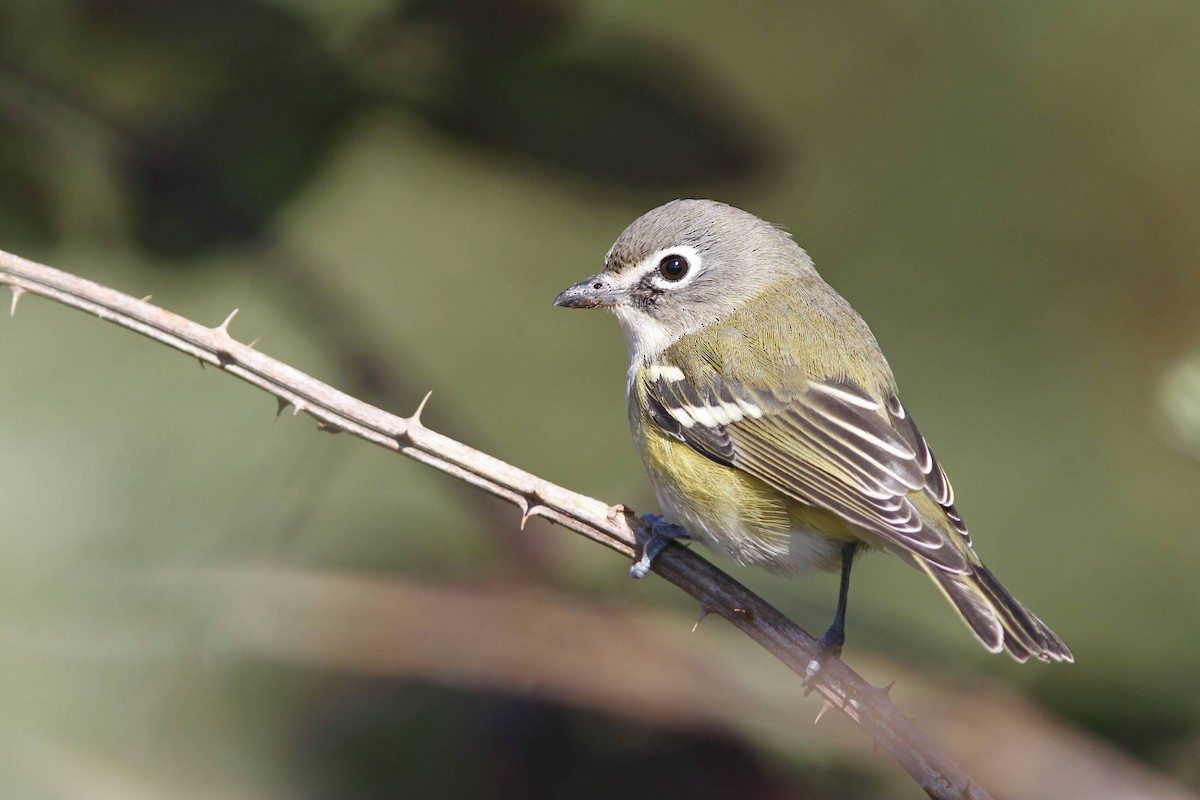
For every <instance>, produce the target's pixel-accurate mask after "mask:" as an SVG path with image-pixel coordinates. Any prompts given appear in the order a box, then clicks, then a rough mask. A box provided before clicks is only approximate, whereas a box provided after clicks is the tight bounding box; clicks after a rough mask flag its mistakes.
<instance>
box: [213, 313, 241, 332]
mask: <svg viewBox="0 0 1200 800" xmlns="http://www.w3.org/2000/svg"><path fill="white" fill-rule="evenodd" d="M239 311H241V309H240V308H235V309H234V310H233V311H230V312H229V316H228V317H226V318H225V321H224V322H222V323H221V324H220V325H218V326H217V327H215V328H213V330H214V331H216V332H217V333H219V334H222V335H224V336H225V337H226V338H228V339H232V338H233V337H232V336H230V335H229V323H231V322H233V318H234V317H236V316H237V315H238V312H239Z"/></svg>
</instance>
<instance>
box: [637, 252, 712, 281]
mask: <svg viewBox="0 0 1200 800" xmlns="http://www.w3.org/2000/svg"><path fill="white" fill-rule="evenodd" d="M700 266H701V259H700V253H698V252H697V251H696V248H694V247H690V246H689V245H686V244H678V245H675V246H674V247H664V248H663V249H662V250H658V251H657V252H655V253H653V254H652V255H651V256H650V257H649V258H647V259H646V260H645V261H643V262H642V269H641V270H639V272H641V273H642V274H643V275H647V276H649V279H650V282H651V283H653V284H654V285H655V286H657V287H658V288H660V289H678V288H679V287H680V286H683V285H684V284H686V283H689V282H690V281H692V280H693V279H694V278H695V277H696V275H697V273H698V272H699V271H700ZM673 273H677V274H673Z"/></svg>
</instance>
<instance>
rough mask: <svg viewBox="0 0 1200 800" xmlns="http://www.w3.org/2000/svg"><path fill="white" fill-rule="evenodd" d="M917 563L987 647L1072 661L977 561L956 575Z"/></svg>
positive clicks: (1020, 656)
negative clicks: (970, 570) (971, 568)
mask: <svg viewBox="0 0 1200 800" xmlns="http://www.w3.org/2000/svg"><path fill="white" fill-rule="evenodd" d="M918 565H919V566H920V567H921V569H923V570H925V572H927V573H928V574H929V577H931V578H933V580H934V582H935V583H936V584H937V585H938V587H939V588H940V589H941V590H942V592H943V593H944V594H945V595H946V597H948V598H949V599H950V602H951V603H953V604H954V607H955V609H957V610H958V613H959V614H960V615H961V616H962V618H963V620H964V621H965V622H966V623H967V625H968V626H970V628H971V630H972V631H974V632H975V635H976V636H977V637H979V641H980V642H982V643H983V646H984V647H986V648H987V649H988V650H991V651H992V652H993V653H999V652H1000V650H1001V649H1005V650H1008V653H1009V655H1011V656H1012V657H1013V658H1015V659H1016V660H1017V661H1022V662H1023V661H1025V660H1026V659H1028V658H1029V657H1030V656H1033V657H1034V658H1037V659H1040V660H1042V661H1074V660H1075V658H1074V656H1072V655H1071V651H1070V650H1068V649H1067V646H1066V645H1065V644H1063V642H1062V639H1059V638H1058V637H1057V636H1056V635H1055V634H1054V631H1052V630H1050V629H1049V628H1048V627H1046V623H1044V622H1042V621H1041V620H1040V619H1038V618H1037V617H1036V616H1035V615H1034V614H1033V612H1031V611H1029V610H1028V609H1026V608H1025V606H1023V605H1021V604H1020V603H1018V602H1017V599H1016V598H1015V597H1013V596H1012V595H1011V594H1010V593H1009V591H1008V590H1007V589H1005V588H1004V587H1003V586H1002V585H1001V584H1000V581H998V580H996V576H995V575H993V574H992V573H991V572H989V571H988V568H987V567H985V566H983V565H982V564H977V565H975V567H974V569H973V571H972V572H970V573H967V574H966V575H956V574H954V573H952V572H945V571H943V570H941V569H938V567H936V566H935V565H933V564H930V563H928V562H924V561H918Z"/></svg>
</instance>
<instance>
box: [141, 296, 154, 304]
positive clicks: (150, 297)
mask: <svg viewBox="0 0 1200 800" xmlns="http://www.w3.org/2000/svg"><path fill="white" fill-rule="evenodd" d="M153 299H154V295H152V294H148V295H146V296H145V297H143V298H142V302H143V303H149V302H150V301H151V300H153Z"/></svg>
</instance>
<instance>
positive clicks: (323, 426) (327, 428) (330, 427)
mask: <svg viewBox="0 0 1200 800" xmlns="http://www.w3.org/2000/svg"><path fill="white" fill-rule="evenodd" d="M317 430H319V431H324V432H325V433H333V434H338V433H341V432H342V429H341V428H340V427H338V426H337V425H334V424H333V423H332V422H326V421H325V420H323V419H319V420H317Z"/></svg>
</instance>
